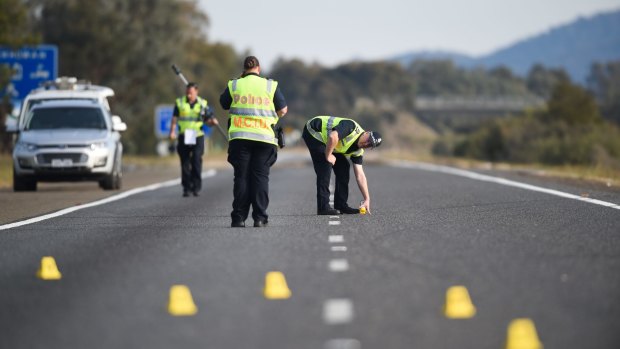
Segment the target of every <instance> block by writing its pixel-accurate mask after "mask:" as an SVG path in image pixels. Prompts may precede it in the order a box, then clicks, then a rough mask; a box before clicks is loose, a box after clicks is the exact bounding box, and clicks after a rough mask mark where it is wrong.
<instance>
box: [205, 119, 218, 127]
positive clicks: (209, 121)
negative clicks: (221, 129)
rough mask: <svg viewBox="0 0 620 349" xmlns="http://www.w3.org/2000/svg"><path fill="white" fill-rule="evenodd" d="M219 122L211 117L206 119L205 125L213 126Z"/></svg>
mask: <svg viewBox="0 0 620 349" xmlns="http://www.w3.org/2000/svg"><path fill="white" fill-rule="evenodd" d="M219 124H220V122H219V121H217V119H216V118H211V119H207V125H209V126H215V125H219Z"/></svg>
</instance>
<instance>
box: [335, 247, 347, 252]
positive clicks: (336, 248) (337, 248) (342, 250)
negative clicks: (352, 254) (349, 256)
mask: <svg viewBox="0 0 620 349" xmlns="http://www.w3.org/2000/svg"><path fill="white" fill-rule="evenodd" d="M332 251H333V252H346V251H347V247H346V246H332Z"/></svg>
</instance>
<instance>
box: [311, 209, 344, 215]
mask: <svg viewBox="0 0 620 349" xmlns="http://www.w3.org/2000/svg"><path fill="white" fill-rule="evenodd" d="M316 214H318V215H319V216H335V215H339V214H340V211H338V210H336V209H335V208H331V207H330V208H327V209H325V210H318V211H317V213H316Z"/></svg>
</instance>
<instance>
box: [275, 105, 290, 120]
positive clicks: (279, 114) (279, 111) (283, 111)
mask: <svg viewBox="0 0 620 349" xmlns="http://www.w3.org/2000/svg"><path fill="white" fill-rule="evenodd" d="M287 112H288V106H286V107H284V108H282V109H280V110H278V111H277V112H276V113H277V114H278V116H279V117H283V116H284V115H286V113H287Z"/></svg>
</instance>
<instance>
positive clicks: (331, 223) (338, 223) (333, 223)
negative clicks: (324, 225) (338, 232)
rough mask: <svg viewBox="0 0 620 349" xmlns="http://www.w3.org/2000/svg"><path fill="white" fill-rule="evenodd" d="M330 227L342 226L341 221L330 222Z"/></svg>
mask: <svg viewBox="0 0 620 349" xmlns="http://www.w3.org/2000/svg"><path fill="white" fill-rule="evenodd" d="M329 225H340V221H329Z"/></svg>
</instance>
